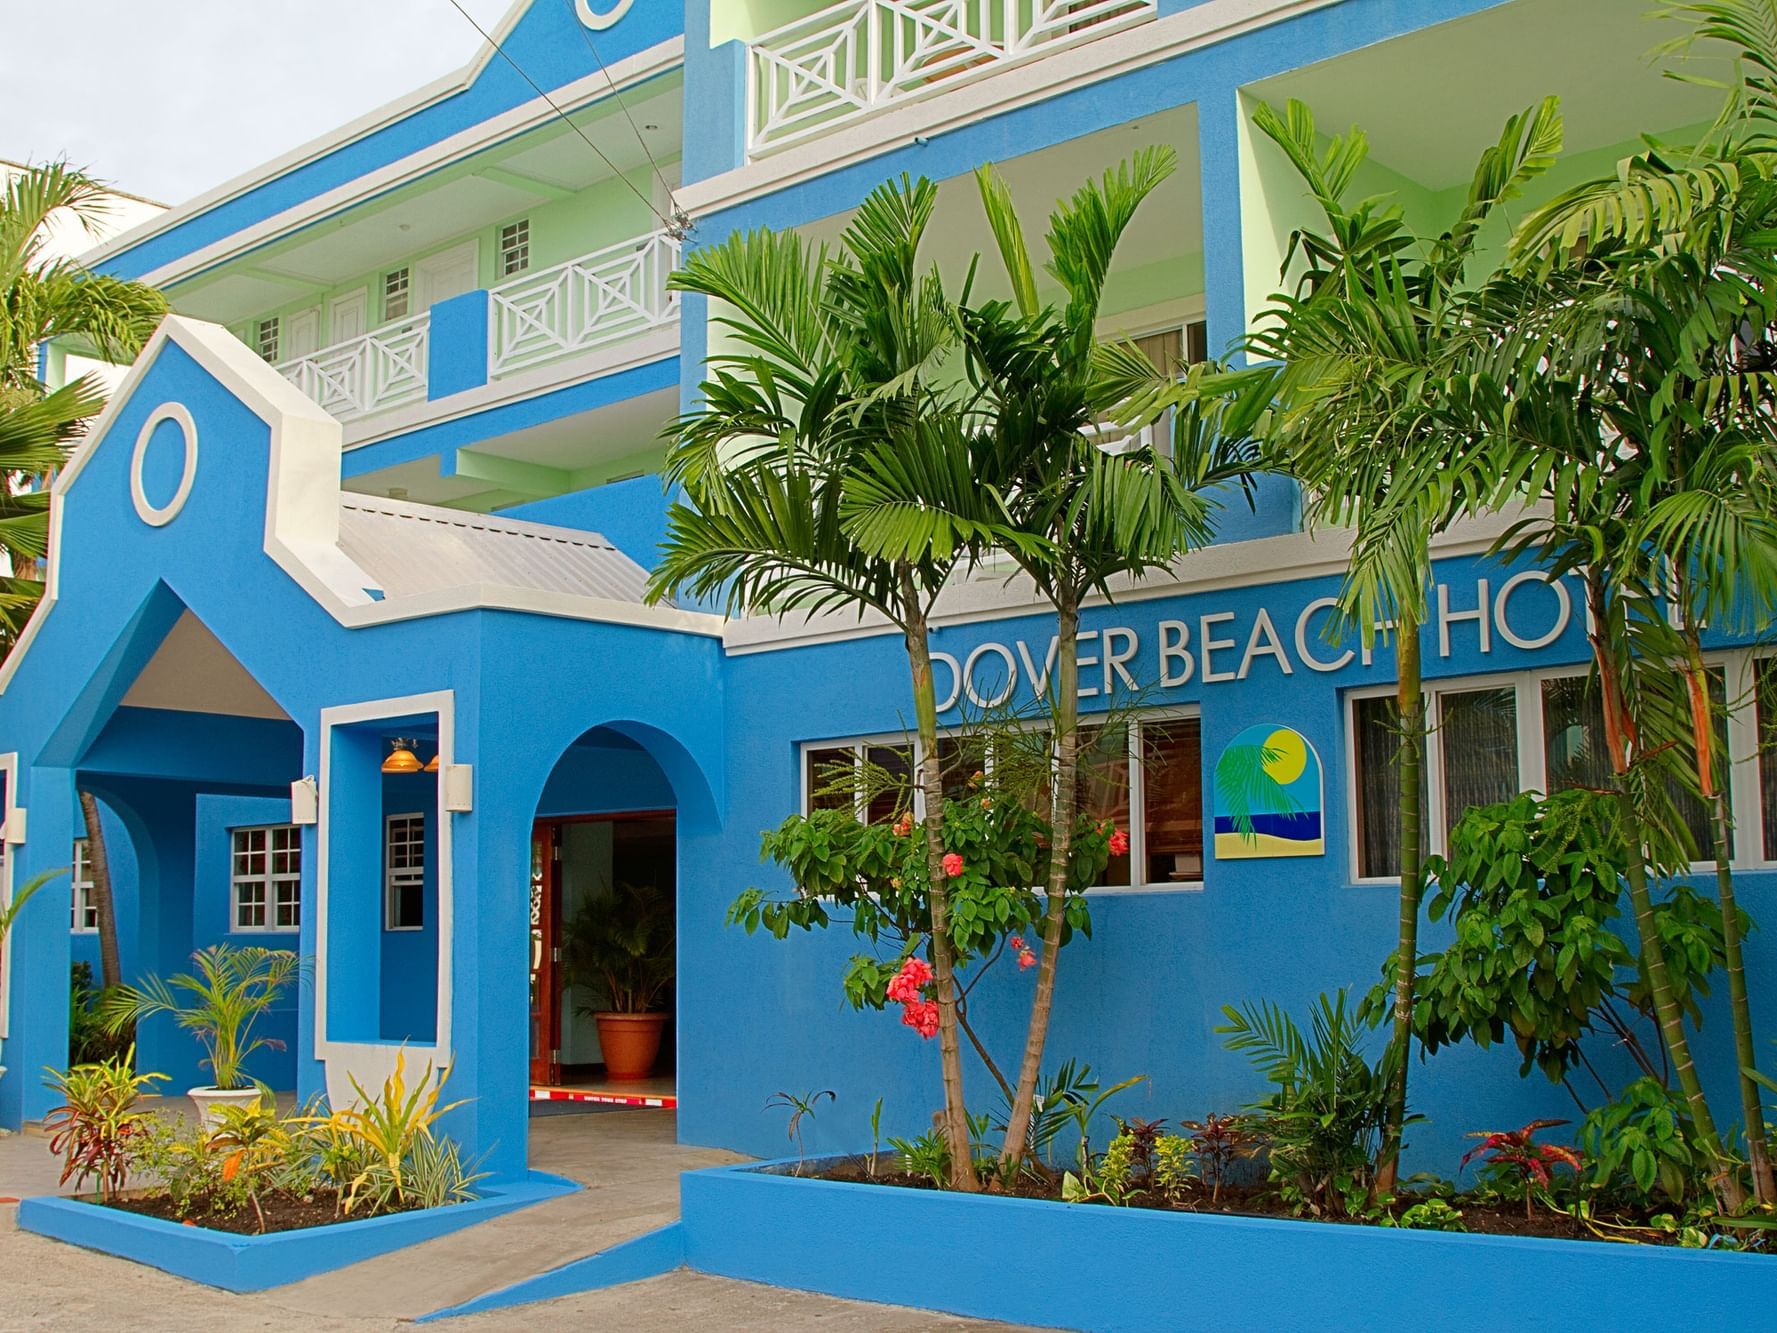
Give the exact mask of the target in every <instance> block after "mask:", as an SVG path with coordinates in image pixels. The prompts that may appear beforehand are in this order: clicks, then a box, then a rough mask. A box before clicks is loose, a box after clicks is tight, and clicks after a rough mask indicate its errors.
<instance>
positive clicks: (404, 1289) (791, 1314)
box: [0, 1111, 1003, 1333]
mask: <svg viewBox="0 0 1777 1333" xmlns="http://www.w3.org/2000/svg"><path fill="white" fill-rule="evenodd" d="M739 1160H741V1159H740V1158H738V1157H737V1156H735V1155H734V1154H732V1153H727V1152H722V1151H720V1150H714V1149H702V1148H687V1147H682V1146H680V1145H679V1144H677V1143H675V1142H673V1115H672V1113H671V1112H667V1111H607V1112H599V1113H593V1114H587V1115H562V1116H547V1117H539V1118H537V1119H534V1120H533V1121H532V1122H531V1163H532V1165H533V1166H534V1167H536V1168H537V1169H539V1170H544V1171H553V1172H556V1173H557V1174H560V1175H564V1176H569V1177H571V1178H572V1179H574V1180H578V1181H580V1182H581V1183H582V1184H584V1185H585V1186H586V1187H587V1188H585V1189H583V1190H581V1191H579V1192H577V1193H575V1194H572V1195H568V1196H566V1197H564V1198H560V1199H553V1200H549V1201H548V1202H545V1203H542V1204H538V1205H536V1206H534V1207H531V1208H526V1209H523V1210H521V1211H519V1212H517V1213H512V1214H509V1215H508V1216H505V1217H500V1218H495V1219H493V1220H492V1221H489V1222H484V1223H481V1224H479V1225H477V1226H474V1227H471V1228H469V1229H468V1230H467V1231H462V1232H459V1233H457V1234H456V1235H453V1236H444V1237H441V1238H440V1239H438V1240H435V1241H430V1242H427V1243H426V1244H424V1245H419V1246H415V1247H413V1248H411V1249H407V1250H403V1251H401V1252H399V1253H397V1254H392V1255H385V1256H383V1257H381V1258H378V1259H371V1260H368V1261H367V1262H365V1263H362V1264H356V1265H354V1266H352V1267H350V1268H345V1269H341V1270H339V1271H337V1272H334V1273H327V1274H322V1275H321V1276H319V1277H315V1278H310V1279H308V1280H307V1281H304V1282H298V1283H295V1284H293V1285H291V1286H287V1287H280V1288H277V1289H276V1290H273V1291H267V1292H259V1293H255V1294H253V1295H248V1296H236V1295H231V1294H229V1293H227V1292H219V1291H214V1290H211V1289H210V1288H207V1287H201V1286H198V1285H196V1284H195V1283H190V1282H186V1281H184V1280H183V1279H180V1278H176V1277H172V1276H171V1275H169V1274H166V1273H162V1272H159V1271H158V1270H156V1269H152V1268H144V1267H140V1266H138V1265H135V1264H131V1263H128V1262H126V1261H123V1260H120V1259H113V1258H111V1257H109V1256H107V1255H101V1254H96V1253H93V1252H91V1251H87V1250H82V1249H79V1248H77V1247H74V1246H69V1245H63V1244H60V1243H59V1242H56V1241H51V1240H46V1239H44V1238H43V1237H40V1236H33V1235H29V1234H27V1233H25V1232H22V1231H19V1230H18V1229H17V1228H16V1227H15V1226H14V1225H13V1224H12V1219H11V1216H10V1214H11V1212H12V1210H11V1208H10V1207H0V1333H12V1330H15V1329H17V1330H24V1329H70V1330H73V1329H79V1330H82V1331H83V1333H89V1331H91V1330H108V1329H114V1328H115V1329H126V1328H127V1329H129V1330H130V1333H163V1331H164V1333H174V1331H175V1330H177V1331H178V1333H186V1330H189V1329H192V1328H198V1327H226V1328H229V1329H231V1330H234V1329H241V1330H250V1329H303V1330H317V1331H318V1333H332V1331H333V1330H352V1331H353V1333H357V1331H358V1330H373V1329H376V1330H386V1329H393V1328H396V1327H399V1326H401V1325H402V1324H403V1323H404V1322H405V1321H407V1320H410V1319H413V1318H415V1317H416V1316H418V1315H421V1314H426V1313H429V1312H430V1311H433V1310H437V1309H441V1308H445V1307H448V1306H451V1305H455V1304H457V1303H459V1302H461V1301H465V1300H468V1299H469V1298H471V1297H473V1296H477V1295H479V1294H481V1293H482V1292H485V1291H491V1290H494V1289H496V1288H499V1287H503V1286H506V1285H509V1284H510V1283H512V1282H515V1281H517V1280H519V1279H521V1278H524V1277H528V1276H530V1275H531V1274H533V1273H537V1272H541V1271H544V1270H546V1269H549V1268H553V1267H556V1266H558V1265H560V1264H562V1263H566V1262H568V1261H570V1260H573V1259H578V1258H581V1257H582V1256H584V1255H587V1254H591V1253H594V1252H595V1251H598V1250H601V1249H604V1248H607V1247H608V1246H610V1245H614V1244H616V1243H618V1242H619V1241H622V1240H627V1239H629V1238H630V1237H631V1236H637V1235H640V1234H642V1233H643V1232H645V1231H649V1230H652V1229H653V1228H655V1227H657V1226H660V1225H663V1224H664V1223H666V1222H670V1221H671V1220H673V1218H675V1217H677V1216H678V1175H679V1172H681V1171H685V1170H690V1169H693V1168H695V1167H699V1166H711V1165H716V1164H718V1163H722V1162H733V1161H739ZM56 1175H57V1170H56V1167H55V1164H54V1162H53V1160H52V1159H51V1158H50V1157H49V1153H48V1148H47V1143H46V1140H45V1139H44V1138H43V1137H42V1136H41V1135H23V1136H11V1137H7V1138H3V1139H0V1197H8V1196H11V1197H17V1196H20V1195H25V1194H40V1193H50V1192H53V1191H54V1189H55V1184H56ZM564 1317H565V1318H568V1319H574V1320H576V1321H577V1322H585V1321H588V1320H593V1319H596V1320H599V1321H600V1322H605V1323H610V1324H613V1325H616V1326H619V1327H623V1328H626V1329H632V1330H655V1329H658V1330H662V1331H663V1333H685V1330H687V1329H724V1330H726V1329H735V1330H760V1331H761V1333H764V1331H765V1330H773V1331H774V1333H775V1330H800V1329H805V1328H806V1329H814V1328H816V1327H819V1328H821V1329H833V1330H838V1331H840V1333H844V1331H845V1330H852V1329H856V1330H876V1329H881V1330H884V1331H885V1333H915V1331H916V1330H952V1329H954V1330H969V1329H982V1330H985V1329H998V1328H1003V1326H1001V1325H988V1324H981V1323H977V1322H973V1321H969V1320H963V1319H953V1318H949V1317H947V1316H944V1315H937V1314H932V1313H929V1312H926V1311H918V1310H904V1309H900V1308H897V1307H891V1306H881V1305H866V1304H860V1303H857V1302H852V1301H840V1300H834V1299H832V1298H830V1297H825V1296H815V1295H810V1294H807V1293H802V1292H790V1291H781V1290H779V1289H777V1288H774V1287H764V1286H758V1285H755V1284H752V1283H745V1282H733V1281H729V1280H727V1279H723V1278H712V1277H705V1276H703V1275H701V1274H695V1273H689V1272H683V1271H681V1272H678V1273H671V1274H668V1275H667V1276H665V1277H659V1278H652V1279H649V1280H648V1281H645V1282H636V1283H630V1284H628V1285H626V1286H621V1287H613V1288H609V1289H607V1290H604V1291H598V1292H588V1293H586V1294H584V1295H580V1296H568V1297H563V1298H561V1299H559V1300H555V1301H548V1302H544V1303H541V1304H538V1305H532V1306H524V1307H520V1308H518V1309H514V1310H510V1311H498V1312H494V1313H491V1314H485V1315H475V1316H471V1317H469V1318H465V1319H460V1320H452V1321H449V1322H448V1323H446V1324H445V1325H443V1327H445V1328H449V1329H458V1328H460V1329H462V1330H464V1333H472V1331H479V1330H495V1329H501V1330H504V1329H511V1330H519V1329H533V1328H537V1327H539V1326H545V1325H546V1324H548V1323H555V1322H558V1321H560V1320H561V1319H563V1318H564Z"/></svg>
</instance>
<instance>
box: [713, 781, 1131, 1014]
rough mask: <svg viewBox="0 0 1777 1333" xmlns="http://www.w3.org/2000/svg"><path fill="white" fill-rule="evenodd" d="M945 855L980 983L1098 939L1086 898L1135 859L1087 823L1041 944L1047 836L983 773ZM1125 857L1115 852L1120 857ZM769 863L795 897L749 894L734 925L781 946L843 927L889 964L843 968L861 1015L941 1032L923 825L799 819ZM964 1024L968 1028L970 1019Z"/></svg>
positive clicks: (847, 813)
mask: <svg viewBox="0 0 1777 1333" xmlns="http://www.w3.org/2000/svg"><path fill="white" fill-rule="evenodd" d="M943 828H944V856H943V860H942V862H941V865H942V868H943V873H944V877H945V888H946V889H947V891H948V897H949V910H950V915H949V921H948V923H947V933H948V934H949V937H950V943H951V946H952V949H953V950H954V952H955V956H956V959H957V964H958V967H959V968H960V969H972V970H973V971H974V973H975V974H978V973H979V972H980V971H981V970H984V969H986V968H987V967H990V966H992V965H993V963H995V962H996V961H998V960H999V959H1000V958H1001V957H1002V956H1005V957H1006V958H1007V959H1008V960H1009V961H1010V962H1011V963H1012V964H1014V965H1015V966H1016V967H1017V968H1018V969H1019V970H1020V971H1023V970H1026V969H1029V968H1032V967H1035V966H1036V964H1037V961H1038V950H1039V948H1041V947H1045V946H1046V947H1059V946H1060V945H1063V944H1066V943H1067V941H1068V939H1069V938H1071V937H1072V935H1073V933H1074V932H1075V931H1080V932H1082V933H1084V934H1088V935H1089V934H1090V933H1091V926H1092V922H1091V917H1090V914H1089V912H1088V910H1087V904H1086V899H1085V897H1084V892H1085V890H1086V888H1087V887H1088V886H1090V885H1092V884H1094V883H1096V882H1097V881H1098V880H1099V879H1100V878H1101V877H1102V875H1103V873H1104V869H1105V866H1106V865H1107V864H1109V862H1110V859H1111V857H1112V856H1113V855H1122V854H1123V853H1124V852H1127V850H1128V845H1129V838H1128V835H1127V834H1126V833H1124V832H1123V831H1122V830H1120V829H1118V828H1116V827H1115V826H1113V825H1112V824H1109V823H1107V822H1104V821H1102V820H1095V819H1086V818H1082V819H1081V820H1080V822H1079V824H1078V826H1077V827H1076V830H1075V833H1074V842H1073V851H1072V853H1071V855H1070V858H1069V859H1070V867H1069V875H1068V883H1069V890H1070V897H1069V901H1068V904H1067V911H1066V914H1065V917H1064V921H1063V927H1062V931H1061V938H1060V939H1059V940H1047V939H1044V938H1043V933H1042V932H1043V924H1044V922H1043V908H1044V902H1043V896H1042V893H1041V891H1040V890H1039V888H1038V886H1040V885H1042V884H1044V883H1045V882H1046V881H1047V879H1048V874H1049V859H1050V851H1049V848H1050V828H1049V824H1048V821H1047V820H1045V819H1044V818H1042V817H1041V816H1040V815H1038V814H1036V813H1035V812H1033V811H1032V810H1031V809H1030V808H1029V805H1028V804H1027V803H1026V802H1025V801H1024V800H1021V799H1019V796H1018V794H1017V793H1015V792H1013V791H1010V790H1006V789H1001V788H997V787H995V786H994V785H993V784H992V783H990V782H989V781H988V780H987V779H986V778H985V777H984V776H983V775H982V774H981V773H979V772H978V773H976V774H975V775H974V777H973V778H971V779H970V780H969V781H968V783H967V785H966V788H965V789H964V790H963V791H961V792H958V793H955V794H954V795H953V796H952V798H951V799H948V800H946V801H945V803H944V820H943ZM1119 847H1120V848H1122V849H1123V850H1122V851H1115V850H1114V849H1115V848H1119ZM763 856H764V859H766V860H768V861H772V862H775V863H776V864H778V865H779V866H781V867H783V868H784V869H785V870H787V871H788V872H789V874H790V876H791V879H792V880H793V882H794V885H795V887H794V889H793V891H791V892H790V893H787V894H784V895H782V896H768V895H767V894H766V893H765V892H764V891H763V890H760V889H756V888H754V889H748V890H747V891H746V892H745V893H743V894H741V895H740V896H739V897H738V898H737V899H736V900H735V901H734V903H733V905H732V906H730V908H729V909H728V921H729V923H730V924H731V925H740V926H742V927H744V928H745V929H746V930H747V931H748V932H749V933H750V932H752V931H756V930H759V929H764V930H767V931H770V932H771V934H772V935H774V936H775V937H777V938H778V939H783V938H784V937H786V936H787V935H788V934H789V933H790V931H791V929H792V928H797V929H802V930H813V929H816V928H825V927H826V926H828V925H830V924H832V923H833V921H834V920H835V919H836V918H837V919H839V920H841V921H843V922H845V923H847V924H849V925H850V926H851V928H852V931H853V933H855V934H857V935H858V936H860V937H862V938H863V939H865V940H867V941H869V942H870V943H871V944H872V945H878V946H886V947H884V948H883V952H882V953H881V954H878V953H875V952H872V953H860V954H858V955H856V956H855V957H853V958H852V960H851V963H850V965H849V966H848V968H847V969H846V973H845V977H844V988H845V995H846V998H847V999H848V1000H849V1001H850V1002H851V1003H852V1004H853V1005H854V1006H856V1007H858V1008H872V1009H883V1008H886V1007H887V1006H889V1005H891V1004H898V1005H900V1006H901V1022H902V1023H903V1024H904V1025H905V1026H907V1027H910V1028H912V1029H913V1030H914V1031H916V1032H918V1033H919V1034H920V1035H921V1036H922V1037H931V1036H932V1035H933V1034H935V1033H936V1032H937V1028H938V1006H937V1001H936V999H935V998H934V997H933V996H932V995H930V994H928V990H929V988H930V987H931V984H932V973H931V968H930V967H929V966H928V964H927V962H926V958H927V957H928V956H929V951H930V947H931V936H932V917H931V893H930V872H929V869H928V862H927V857H926V845H925V837H924V830H923V825H922V824H921V823H920V822H919V821H917V820H915V819H914V817H913V815H912V814H911V812H908V811H905V810H904V811H902V812H901V813H899V814H898V815H897V816H896V817H895V818H894V819H893V820H892V821H888V822H884V823H876V824H866V823H862V822H860V821H859V820H858V818H857V817H856V815H855V814H854V812H853V811H852V810H850V809H843V810H816V811H813V812H811V813H809V814H807V815H794V816H792V817H791V818H789V819H787V820H785V821H784V822H783V823H782V824H781V825H779V826H778V827H777V828H776V829H773V830H771V831H769V832H767V833H766V834H765V835H764V839H763ZM965 1021H966V1019H965Z"/></svg>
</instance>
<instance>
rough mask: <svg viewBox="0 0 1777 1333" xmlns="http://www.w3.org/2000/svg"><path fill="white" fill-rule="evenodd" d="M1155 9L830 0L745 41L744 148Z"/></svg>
mask: <svg viewBox="0 0 1777 1333" xmlns="http://www.w3.org/2000/svg"><path fill="white" fill-rule="evenodd" d="M1156 10H1157V0H839V3H838V4H833V5H829V6H827V7H826V8H825V9H822V10H819V11H818V12H816V13H813V14H810V15H809V16H808V17H806V18H801V19H797V20H795V21H794V22H792V23H786V24H784V26H783V27H781V28H777V29H775V30H774V31H772V32H769V33H766V34H765V35H764V36H763V37H759V38H757V39H756V40H754V41H753V42H752V44H751V56H750V59H749V60H748V62H747V80H748V96H749V99H750V106H751V111H750V120H749V126H750V135H749V147H750V149H751V150H752V151H753V152H754V153H759V152H763V151H767V150H770V149H775V148H780V147H783V146H784V145H786V144H791V143H796V142H798V141H799V140H802V139H805V138H808V137H809V136H811V135H815V134H819V133H821V132H822V131H824V130H827V129H829V128H831V127H833V126H834V125H838V124H841V123H843V122H845V121H849V120H852V119H855V118H857V117H859V116H862V115H864V114H865V113H867V112H869V111H872V110H874V109H876V108H878V107H880V106H882V105H884V104H886V103H889V102H897V101H905V100H907V99H909V98H914V97H920V96H924V95H926V94H929V93H933V92H937V91H940V90H942V89H945V88H951V87H955V86H956V85H957V83H958V82H960V81H962V80H964V79H970V78H974V77H976V76H977V75H978V74H980V73H981V72H983V71H984V70H985V69H986V68H988V67H990V66H994V65H1000V64H1004V63H1005V62H1007V61H1010V60H1019V59H1023V58H1026V57H1029V56H1032V55H1039V54H1042V53H1043V52H1045V51H1048V50H1052V49H1054V48H1056V47H1058V46H1061V45H1063V44H1065V43H1071V42H1076V41H1084V40H1087V39H1089V38H1093V37H1101V36H1104V35H1105V34H1106V33H1110V32H1115V31H1116V30H1117V29H1119V28H1124V27H1127V26H1129V25H1130V24H1134V23H1141V22H1145V21H1146V20H1148V19H1150V18H1152V17H1153V16H1154V14H1155V12H1156Z"/></svg>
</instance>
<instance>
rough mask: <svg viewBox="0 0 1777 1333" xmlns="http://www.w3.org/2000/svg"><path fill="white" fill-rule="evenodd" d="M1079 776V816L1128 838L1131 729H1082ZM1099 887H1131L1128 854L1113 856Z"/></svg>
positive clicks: (1122, 724) (1118, 727) (1100, 878)
mask: <svg viewBox="0 0 1777 1333" xmlns="http://www.w3.org/2000/svg"><path fill="white" fill-rule="evenodd" d="M1076 772H1078V774H1079V800H1080V813H1081V814H1083V815H1085V816H1086V817H1087V818H1088V819H1094V820H1100V819H1108V820H1110V821H1111V823H1113V824H1115V825H1116V826H1117V827H1118V828H1119V829H1120V830H1122V831H1123V833H1124V834H1125V835H1127V834H1128V832H1129V727H1128V724H1126V723H1118V724H1117V725H1116V726H1111V727H1092V728H1082V729H1081V733H1080V755H1079V762H1078V764H1077V766H1076ZM1098 882H1099V883H1100V884H1128V883H1129V853H1128V852H1127V851H1125V852H1124V853H1123V855H1121V856H1113V857H1112V858H1111V861H1110V864H1109V865H1108V866H1106V867H1105V871H1104V874H1103V875H1101V876H1099V879H1098Z"/></svg>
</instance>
